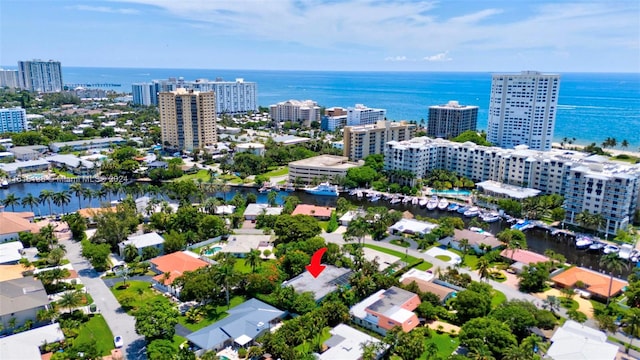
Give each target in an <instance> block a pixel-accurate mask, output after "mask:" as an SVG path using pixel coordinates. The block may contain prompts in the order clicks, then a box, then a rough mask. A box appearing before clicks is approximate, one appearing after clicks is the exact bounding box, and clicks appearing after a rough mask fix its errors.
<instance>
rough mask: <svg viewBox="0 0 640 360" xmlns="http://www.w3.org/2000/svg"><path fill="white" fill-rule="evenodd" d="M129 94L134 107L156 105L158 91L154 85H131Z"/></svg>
mask: <svg viewBox="0 0 640 360" xmlns="http://www.w3.org/2000/svg"><path fill="white" fill-rule="evenodd" d="M131 94H132V95H133V103H134V104H135V105H144V106H152V105H158V91H157V88H156V84H154V83H138V84H132V85H131Z"/></svg>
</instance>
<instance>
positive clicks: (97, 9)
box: [70, 5, 139, 15]
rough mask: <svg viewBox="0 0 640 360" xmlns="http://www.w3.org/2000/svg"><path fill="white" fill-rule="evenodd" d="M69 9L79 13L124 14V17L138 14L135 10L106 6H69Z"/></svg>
mask: <svg viewBox="0 0 640 360" xmlns="http://www.w3.org/2000/svg"><path fill="white" fill-rule="evenodd" d="M70 8H71V9H75V10H80V11H94V12H102V13H112V14H124V15H133V14H138V13H139V11H138V10H136V9H128V8H112V7H108V6H90V5H76V6H71V7H70Z"/></svg>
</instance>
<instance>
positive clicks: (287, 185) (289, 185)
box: [284, 184, 296, 192]
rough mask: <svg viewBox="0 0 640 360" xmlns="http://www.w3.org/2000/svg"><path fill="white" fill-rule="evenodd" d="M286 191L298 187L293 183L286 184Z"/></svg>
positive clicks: (294, 189)
mask: <svg viewBox="0 0 640 360" xmlns="http://www.w3.org/2000/svg"><path fill="white" fill-rule="evenodd" d="M284 191H287V192H291V191H296V187H295V186H293V184H286V185H285V188H284Z"/></svg>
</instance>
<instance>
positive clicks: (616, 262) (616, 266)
mask: <svg viewBox="0 0 640 360" xmlns="http://www.w3.org/2000/svg"><path fill="white" fill-rule="evenodd" d="M600 266H602V267H603V268H605V269H607V270H608V271H609V275H610V278H609V291H608V292H607V305H609V300H610V299H611V287H612V286H613V273H614V272H617V273H618V274H619V273H621V272H622V270H623V269H626V268H627V263H625V262H624V260H623V259H622V258H621V257H619V256H618V254H616V253H610V254H607V255H604V256H603V257H601V258H600Z"/></svg>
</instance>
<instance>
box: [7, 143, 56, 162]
mask: <svg viewBox="0 0 640 360" xmlns="http://www.w3.org/2000/svg"><path fill="white" fill-rule="evenodd" d="M47 150H48V149H47V147H46V146H43V145H31V146H15V147H12V148H10V149H9V152H10V153H12V154H13V156H14V157H15V159H16V160H20V161H26V160H36V159H39V158H40V156H42V154H44V153H45V152H47Z"/></svg>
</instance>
